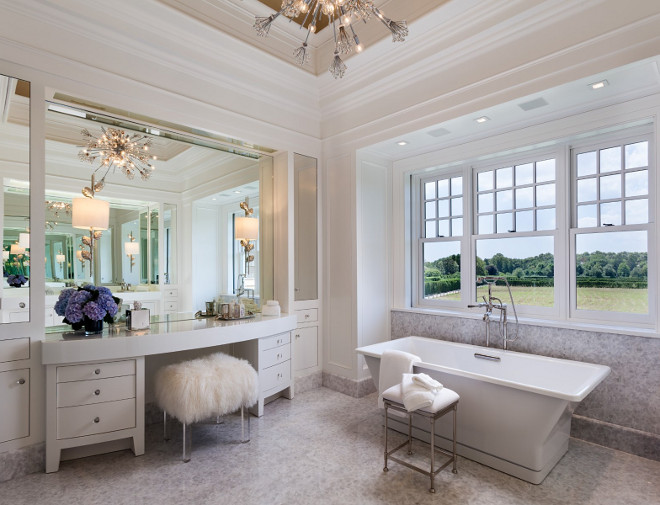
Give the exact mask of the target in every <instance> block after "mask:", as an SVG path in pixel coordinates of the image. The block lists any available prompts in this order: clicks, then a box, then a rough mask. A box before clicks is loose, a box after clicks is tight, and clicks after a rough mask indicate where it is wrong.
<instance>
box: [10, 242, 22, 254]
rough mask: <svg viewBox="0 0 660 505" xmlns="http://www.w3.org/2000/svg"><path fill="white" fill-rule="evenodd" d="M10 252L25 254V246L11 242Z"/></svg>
mask: <svg viewBox="0 0 660 505" xmlns="http://www.w3.org/2000/svg"><path fill="white" fill-rule="evenodd" d="M11 254H25V248H24V247H21V246H20V245H19V244H12V245H11Z"/></svg>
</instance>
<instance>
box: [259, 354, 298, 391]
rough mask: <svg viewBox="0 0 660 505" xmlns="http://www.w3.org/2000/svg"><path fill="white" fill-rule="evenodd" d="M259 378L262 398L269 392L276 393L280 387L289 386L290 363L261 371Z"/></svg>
mask: <svg viewBox="0 0 660 505" xmlns="http://www.w3.org/2000/svg"><path fill="white" fill-rule="evenodd" d="M259 377H260V381H261V390H262V391H263V392H264V396H268V394H270V393H269V392H270V391H272V392H273V393H276V392H277V391H279V389H281V388H282V387H288V386H289V383H290V380H291V361H285V362H284V363H280V364H279V365H275V366H272V367H270V368H267V369H265V370H262V371H261V373H260V374H259Z"/></svg>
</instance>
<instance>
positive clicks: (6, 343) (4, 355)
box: [0, 337, 30, 363]
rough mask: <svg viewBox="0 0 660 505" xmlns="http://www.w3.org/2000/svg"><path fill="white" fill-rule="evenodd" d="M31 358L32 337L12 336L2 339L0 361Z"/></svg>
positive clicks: (0, 341) (0, 342)
mask: <svg viewBox="0 0 660 505" xmlns="http://www.w3.org/2000/svg"><path fill="white" fill-rule="evenodd" d="M21 359H30V339H29V338H28V337H25V338H10V339H8V340H0V363H5V362H7V361H18V360H21Z"/></svg>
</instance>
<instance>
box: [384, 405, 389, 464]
mask: <svg viewBox="0 0 660 505" xmlns="http://www.w3.org/2000/svg"><path fill="white" fill-rule="evenodd" d="M388 407H389V405H388V404H387V403H385V466H384V467H383V472H387V471H388V468H387V408H388Z"/></svg>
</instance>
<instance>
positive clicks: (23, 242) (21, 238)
mask: <svg viewBox="0 0 660 505" xmlns="http://www.w3.org/2000/svg"><path fill="white" fill-rule="evenodd" d="M18 245H20V246H21V247H22V248H23V249H29V248H30V233H29V232H25V233H19V234H18Z"/></svg>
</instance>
